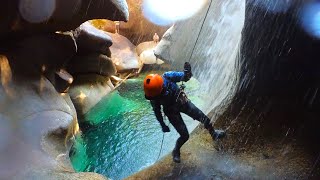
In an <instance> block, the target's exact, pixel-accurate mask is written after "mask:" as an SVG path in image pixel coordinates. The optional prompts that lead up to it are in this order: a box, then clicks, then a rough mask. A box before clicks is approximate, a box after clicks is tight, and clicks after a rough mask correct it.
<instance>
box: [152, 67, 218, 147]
mask: <svg viewBox="0 0 320 180" xmlns="http://www.w3.org/2000/svg"><path fill="white" fill-rule="evenodd" d="M162 77H163V79H164V84H163V91H162V93H161V95H160V96H159V97H157V98H155V99H153V100H150V102H151V105H152V107H153V110H154V113H155V115H156V118H157V120H158V121H159V123H160V125H161V127H162V129H163V128H164V126H166V125H165V124H164V122H163V117H162V113H161V105H162V107H163V111H164V114H165V115H166V116H167V117H168V119H169V121H170V123H171V124H172V125H173V126H174V128H175V129H176V130H177V132H178V133H179V134H180V137H179V138H178V140H177V142H176V146H175V150H177V151H178V153H180V148H181V146H182V145H183V144H184V143H185V142H186V141H187V140H188V139H189V132H188V129H187V127H186V124H185V123H184V121H183V119H182V117H181V114H180V112H182V113H185V114H186V115H188V116H190V117H191V118H193V119H195V120H198V121H200V122H201V123H203V124H204V127H205V128H206V129H208V130H209V132H210V133H213V132H214V129H213V126H212V124H211V123H210V119H209V118H208V117H207V116H206V115H205V114H204V113H203V112H202V111H201V110H200V109H199V108H197V107H196V106H195V105H194V104H193V103H192V102H191V101H190V100H189V99H188V98H187V97H186V95H185V94H184V92H183V91H181V90H180V88H179V87H178V85H177V84H176V82H180V81H188V80H189V78H185V77H184V72H173V71H170V72H166V73H164V74H163V76H162Z"/></svg>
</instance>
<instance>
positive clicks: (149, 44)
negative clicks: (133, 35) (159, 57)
mask: <svg viewBox="0 0 320 180" xmlns="http://www.w3.org/2000/svg"><path fill="white" fill-rule="evenodd" d="M156 46H157V43H155V42H154V41H146V42H142V43H140V44H139V45H138V46H137V47H136V52H137V54H138V56H140V54H141V53H142V52H143V51H145V50H149V49H154V48H155V47H156Z"/></svg>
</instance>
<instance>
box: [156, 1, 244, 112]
mask: <svg viewBox="0 0 320 180" xmlns="http://www.w3.org/2000/svg"><path fill="white" fill-rule="evenodd" d="M210 3H211V4H210ZM205 8H206V9H203V10H202V11H201V12H200V13H198V14H197V15H196V16H193V17H192V18H190V19H188V20H186V21H181V22H178V23H176V24H174V25H173V26H172V27H171V28H170V29H169V30H168V31H167V32H166V33H165V34H164V36H163V38H162V40H161V42H160V43H159V45H158V46H157V47H156V51H155V53H156V54H159V55H160V57H161V58H162V59H164V60H167V61H169V63H171V64H172V65H173V66H174V67H176V68H177V69H180V70H181V69H182V66H183V63H184V62H185V61H188V60H189V59H190V63H191V66H192V68H193V74H194V77H195V78H196V79H197V80H198V81H199V82H200V84H201V88H200V90H199V92H197V94H199V96H201V98H202V99H204V100H205V103H206V104H205V106H204V107H205V109H203V111H204V112H205V113H208V112H210V111H212V110H213V109H215V112H218V111H219V108H217V107H221V106H220V105H221V104H225V103H226V102H227V101H225V100H227V99H230V98H231V97H232V96H233V94H234V89H233V87H235V84H236V83H237V73H236V71H237V57H239V56H238V54H239V49H240V40H241V31H242V28H243V25H244V17H245V0H224V1H220V0H212V1H208V5H207V6H205ZM202 24H203V26H202ZM193 49H194V50H193Z"/></svg>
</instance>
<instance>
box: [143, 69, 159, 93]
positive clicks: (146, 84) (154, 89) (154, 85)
mask: <svg viewBox="0 0 320 180" xmlns="http://www.w3.org/2000/svg"><path fill="white" fill-rule="evenodd" d="M162 86H163V79H162V77H161V76H160V75H159V74H149V75H147V76H146V78H145V79H144V81H143V89H144V93H145V95H146V97H155V96H158V95H160V94H161V91H162Z"/></svg>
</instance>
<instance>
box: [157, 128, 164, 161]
mask: <svg viewBox="0 0 320 180" xmlns="http://www.w3.org/2000/svg"><path fill="white" fill-rule="evenodd" d="M163 140H164V132H163V133H162V141H161V146H160V152H159V155H158V158H157V161H158V160H159V158H160V155H161V152H162V146H163Z"/></svg>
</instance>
